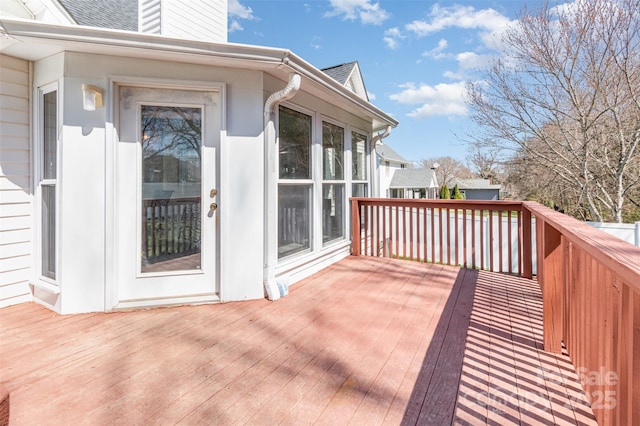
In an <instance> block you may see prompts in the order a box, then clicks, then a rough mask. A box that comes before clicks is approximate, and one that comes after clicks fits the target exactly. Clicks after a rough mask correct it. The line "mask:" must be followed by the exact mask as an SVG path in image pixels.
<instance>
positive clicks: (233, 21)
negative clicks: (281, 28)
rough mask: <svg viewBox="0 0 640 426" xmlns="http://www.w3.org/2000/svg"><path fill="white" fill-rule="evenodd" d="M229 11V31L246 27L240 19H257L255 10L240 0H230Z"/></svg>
mask: <svg viewBox="0 0 640 426" xmlns="http://www.w3.org/2000/svg"><path fill="white" fill-rule="evenodd" d="M227 13H228V15H229V32H230V33H232V32H234V31H242V30H243V29H244V27H243V26H242V24H240V20H241V19H242V20H246V21H251V20H254V19H257V18H256V17H255V16H254V14H253V10H252V9H251V8H250V7H248V6H244V5H242V4H240V1H239V0H229V3H228V4H227Z"/></svg>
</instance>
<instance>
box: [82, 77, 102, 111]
mask: <svg viewBox="0 0 640 426" xmlns="http://www.w3.org/2000/svg"><path fill="white" fill-rule="evenodd" d="M103 95H104V90H102V89H101V88H100V87H98V86H92V85H91V84H83V85H82V109H84V110H85V111H95V109H96V108H102V107H103V106H104V101H103V99H102V96H103Z"/></svg>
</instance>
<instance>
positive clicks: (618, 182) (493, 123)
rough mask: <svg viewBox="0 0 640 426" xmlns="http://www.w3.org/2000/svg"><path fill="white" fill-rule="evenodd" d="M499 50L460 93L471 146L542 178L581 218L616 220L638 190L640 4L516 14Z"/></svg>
mask: <svg viewBox="0 0 640 426" xmlns="http://www.w3.org/2000/svg"><path fill="white" fill-rule="evenodd" d="M503 43H504V46H505V51H506V52H505V53H506V56H505V57H504V58H503V59H501V60H499V61H496V63H495V64H494V65H493V67H492V68H491V69H490V70H489V71H488V72H487V73H486V76H485V79H484V80H483V81H481V82H476V83H473V84H471V85H470V86H469V99H468V103H469V107H470V110H471V115H472V119H473V120H474V121H475V122H476V123H477V124H478V125H479V126H480V128H481V129H483V130H484V134H482V135H480V136H479V137H477V138H474V139H475V140H476V141H478V142H481V143H484V144H485V146H487V145H488V147H489V148H490V149H500V150H511V151H512V152H517V153H518V154H519V155H521V156H524V157H525V158H527V159H528V160H530V161H533V162H535V163H536V164H538V165H539V166H540V167H542V168H546V169H548V171H549V173H550V174H551V175H552V176H553V177H554V179H556V180H558V181H559V183H561V184H562V185H563V186H564V187H566V188H567V189H569V190H571V191H574V192H575V193H576V194H577V199H576V202H577V203H579V204H580V205H581V206H584V209H586V211H587V212H588V217H589V218H591V219H594V220H598V221H602V220H603V219H611V220H614V221H616V222H620V221H622V212H623V210H624V206H625V203H628V202H629V201H628V195H629V194H631V193H633V192H636V191H637V188H638V186H639V185H640V170H639V169H640V166H639V164H640V146H639V145H640V0H618V1H615V0H614V1H612V0H581V1H576V2H574V3H571V4H568V5H564V6H562V7H556V8H551V7H549V5H545V6H543V7H542V8H541V9H540V10H538V11H537V12H535V13H530V12H529V11H528V10H526V9H525V11H524V12H523V14H522V16H521V17H520V20H519V25H517V26H514V27H511V28H510V29H508V30H507V32H506V34H505V36H504V39H503ZM487 141H491V142H490V143H489V144H487Z"/></svg>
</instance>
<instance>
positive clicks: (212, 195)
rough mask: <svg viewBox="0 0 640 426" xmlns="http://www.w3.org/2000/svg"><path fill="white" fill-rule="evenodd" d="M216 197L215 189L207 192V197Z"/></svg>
mask: <svg viewBox="0 0 640 426" xmlns="http://www.w3.org/2000/svg"><path fill="white" fill-rule="evenodd" d="M216 195H218V190H217V189H212V190H211V191H210V192H209V197H211V198H213V197H215V196H216Z"/></svg>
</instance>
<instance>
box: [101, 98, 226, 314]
mask: <svg viewBox="0 0 640 426" xmlns="http://www.w3.org/2000/svg"><path fill="white" fill-rule="evenodd" d="M118 116H119V117H118V143H117V149H116V164H117V165H116V214H115V217H116V223H115V227H116V236H115V237H116V240H115V259H114V260H115V262H116V265H117V266H116V269H117V271H116V281H117V283H116V284H115V285H116V287H117V290H116V295H117V300H118V304H119V305H120V306H129V305H131V306H145V305H161V304H170V303H185V302H198V301H207V300H215V299H216V297H217V294H218V292H219V289H218V280H217V278H216V276H217V274H216V269H217V250H216V245H217V242H216V231H217V213H216V209H217V204H216V203H217V198H218V197H217V182H216V161H217V154H216V151H217V149H218V146H219V139H220V129H221V118H220V117H221V113H220V93H219V92H216V91H196V90H174V89H160V88H145V87H126V86H121V87H120V88H119V114H118Z"/></svg>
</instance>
